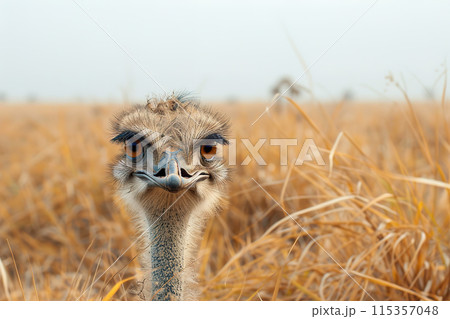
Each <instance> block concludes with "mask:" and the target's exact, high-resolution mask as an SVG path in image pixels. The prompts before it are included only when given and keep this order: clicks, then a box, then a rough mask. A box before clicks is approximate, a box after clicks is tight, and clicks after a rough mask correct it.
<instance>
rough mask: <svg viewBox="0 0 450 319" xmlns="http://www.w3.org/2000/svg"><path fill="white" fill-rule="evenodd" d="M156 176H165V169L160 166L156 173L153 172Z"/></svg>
mask: <svg viewBox="0 0 450 319" xmlns="http://www.w3.org/2000/svg"><path fill="white" fill-rule="evenodd" d="M154 176H156V177H166V169H165V168H161V169H160V170H159V171H158V172H157V173H156V174H154Z"/></svg>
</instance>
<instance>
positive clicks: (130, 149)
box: [124, 141, 144, 161]
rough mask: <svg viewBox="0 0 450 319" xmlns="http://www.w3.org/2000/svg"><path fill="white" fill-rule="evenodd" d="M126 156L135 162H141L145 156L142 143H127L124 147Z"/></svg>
mask: <svg viewBox="0 0 450 319" xmlns="http://www.w3.org/2000/svg"><path fill="white" fill-rule="evenodd" d="M124 150H125V155H126V156H127V157H128V158H130V159H132V160H133V161H137V160H139V159H140V158H141V157H142V155H143V154H144V149H143V146H142V143H141V141H133V142H126V143H125V146H124Z"/></svg>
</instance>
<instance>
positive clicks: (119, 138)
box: [111, 131, 137, 143]
mask: <svg viewBox="0 0 450 319" xmlns="http://www.w3.org/2000/svg"><path fill="white" fill-rule="evenodd" d="M136 134H137V133H136V132H133V131H123V132H122V133H120V134H119V135H117V136H116V137H114V138H113V139H111V142H113V143H121V142H126V141H127V140H129V139H130V138H132V137H133V136H135V135H136Z"/></svg>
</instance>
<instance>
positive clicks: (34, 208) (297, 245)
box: [0, 102, 450, 300]
mask: <svg viewBox="0 0 450 319" xmlns="http://www.w3.org/2000/svg"><path fill="white" fill-rule="evenodd" d="M286 105H287V109H286V111H285V112H284V113H277V112H276V110H275V108H274V109H272V110H271V111H270V113H269V114H266V115H264V116H263V117H262V118H261V119H260V120H259V121H258V122H257V123H256V124H255V125H254V126H251V123H252V122H253V121H254V120H255V119H256V118H257V117H258V115H259V114H260V113H261V112H262V111H263V110H264V106H265V105H262V104H261V105H258V104H233V105H218V106H217V107H219V108H224V109H226V110H227V112H228V113H229V114H230V115H231V116H232V121H233V133H234V136H232V137H235V138H238V139H239V138H250V140H251V141H252V142H253V143H256V142H257V141H258V139H260V138H298V139H299V145H297V146H290V147H289V163H290V164H288V165H287V166H282V165H280V163H279V153H280V148H279V147H276V146H271V145H269V144H268V143H266V144H265V145H264V146H263V148H262V149H261V152H260V153H261V155H262V156H263V158H264V159H265V160H266V162H267V165H265V166H258V165H255V163H254V161H252V162H251V163H250V164H249V165H248V166H244V167H243V166H237V167H235V169H234V173H233V181H232V185H231V189H230V195H229V206H228V207H227V208H226V209H225V210H224V211H223V212H222V213H221V214H219V215H217V216H216V217H215V218H213V219H212V220H211V221H210V222H209V223H208V225H207V228H206V232H205V236H204V238H203V241H202V244H201V249H200V255H199V263H200V287H201V290H202V294H201V298H202V299H203V300H372V298H373V299H375V300H450V288H449V286H450V232H449V229H450V126H449V124H450V117H449V115H450V109H449V105H448V102H447V104H446V105H443V103H441V102H429V103H412V104H411V103H407V102H405V103H393V102H390V103H387V102H386V103H356V102H345V103H344V102H343V103H335V104H327V105H321V104H319V103H311V104H308V105H302V104H300V105H296V104H294V103H288V102H286ZM120 109H121V107H119V106H109V105H99V106H87V105H64V106H56V105H37V104H30V105H5V104H3V105H0V132H1V134H0V203H1V204H0V300H102V299H107V300H137V299H139V290H140V287H141V286H142V285H141V283H140V282H139V279H138V278H139V273H140V270H139V264H138V262H137V259H136V256H137V255H138V252H139V251H138V249H137V247H136V246H131V248H129V249H128V250H127V248H128V247H129V246H130V245H132V243H133V241H134V238H135V237H136V234H135V233H134V230H133V228H132V225H131V223H130V221H129V216H128V214H127V211H126V210H125V208H124V207H123V206H122V205H121V204H120V203H119V202H118V201H117V199H116V198H115V197H114V195H113V190H112V185H111V183H110V181H109V175H108V163H109V161H110V160H111V159H112V158H113V157H114V155H115V154H116V153H117V152H118V151H119V149H120V147H119V146H117V145H112V144H110V143H109V139H110V138H111V136H110V133H109V132H110V129H109V120H110V118H111V116H112V114H114V113H116V112H118V111H120ZM306 138H312V139H313V140H314V142H315V144H316V145H317V146H318V147H319V150H320V152H321V154H322V156H323V159H324V161H325V163H326V165H323V166H320V165H317V164H316V163H315V162H314V161H306V162H305V163H304V164H303V165H301V166H296V165H292V163H293V162H294V160H295V159H296V158H297V156H298V154H299V152H300V149H301V146H302V144H303V141H304V140H305V139H306ZM247 155H248V152H247V151H246V150H245V148H244V147H243V146H242V145H241V144H238V149H237V156H238V163H239V162H242V161H243V159H244V158H245V157H246V156H247ZM252 178H253V179H254V180H255V181H257V182H258V183H260V185H261V186H262V187H263V188H261V187H260V186H258V185H257V184H256V183H255V181H253V179H252ZM264 190H266V191H267V193H266V192H265V191H264ZM269 194H270V195H269ZM119 257H120V258H119Z"/></svg>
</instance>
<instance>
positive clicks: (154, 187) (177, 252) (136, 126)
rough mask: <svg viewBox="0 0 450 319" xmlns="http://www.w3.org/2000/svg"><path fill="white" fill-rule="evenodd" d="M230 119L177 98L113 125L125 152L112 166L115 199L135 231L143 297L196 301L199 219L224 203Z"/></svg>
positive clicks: (201, 221) (137, 108) (203, 219)
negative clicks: (223, 152)
mask: <svg viewBox="0 0 450 319" xmlns="http://www.w3.org/2000/svg"><path fill="white" fill-rule="evenodd" d="M228 130H229V120H228V118H227V117H226V116H225V115H223V114H221V113H218V112H216V111H213V110H212V109H211V108H207V107H204V106H201V105H199V104H198V103H196V102H194V101H192V100H190V99H189V98H187V97H185V96H183V95H178V96H177V95H171V96H169V97H166V98H161V99H159V98H153V99H150V100H149V101H148V103H147V105H141V106H135V107H132V108H130V109H128V110H126V111H124V112H122V113H121V114H119V115H118V116H116V118H115V120H114V121H113V131H114V135H115V137H114V138H113V139H112V140H111V141H112V142H114V143H121V144H123V146H124V151H123V152H122V154H120V155H119V156H118V157H117V159H116V161H115V162H114V163H113V165H112V175H113V177H114V180H115V181H116V185H117V187H116V188H117V194H118V196H119V197H120V198H121V199H122V200H123V202H124V203H125V205H126V206H127V207H128V210H129V211H130V213H131V216H132V217H134V218H133V219H134V220H135V222H136V223H135V225H136V226H137V228H138V230H140V232H139V233H141V234H143V236H142V238H143V242H142V243H141V244H142V247H143V251H142V254H141V260H140V263H141V265H142V267H143V268H144V269H145V270H146V271H147V272H146V274H145V278H144V287H143V294H144V297H143V298H144V299H146V300H195V299H197V298H198V292H196V290H197V289H196V288H197V286H196V271H195V268H196V267H195V265H196V262H195V261H196V259H197V256H196V255H197V250H198V244H199V240H200V239H201V236H202V233H203V228H204V225H205V222H206V221H207V220H208V219H209V218H210V217H211V216H213V215H214V214H215V213H216V212H218V211H219V209H220V208H221V207H223V206H224V204H225V203H226V193H227V182H228V175H229V172H228V168H227V166H226V165H225V163H224V161H223V160H222V159H221V157H220V153H221V152H220V150H221V149H222V146H223V145H226V144H228V140H227V139H226V136H227V135H228Z"/></svg>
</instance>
